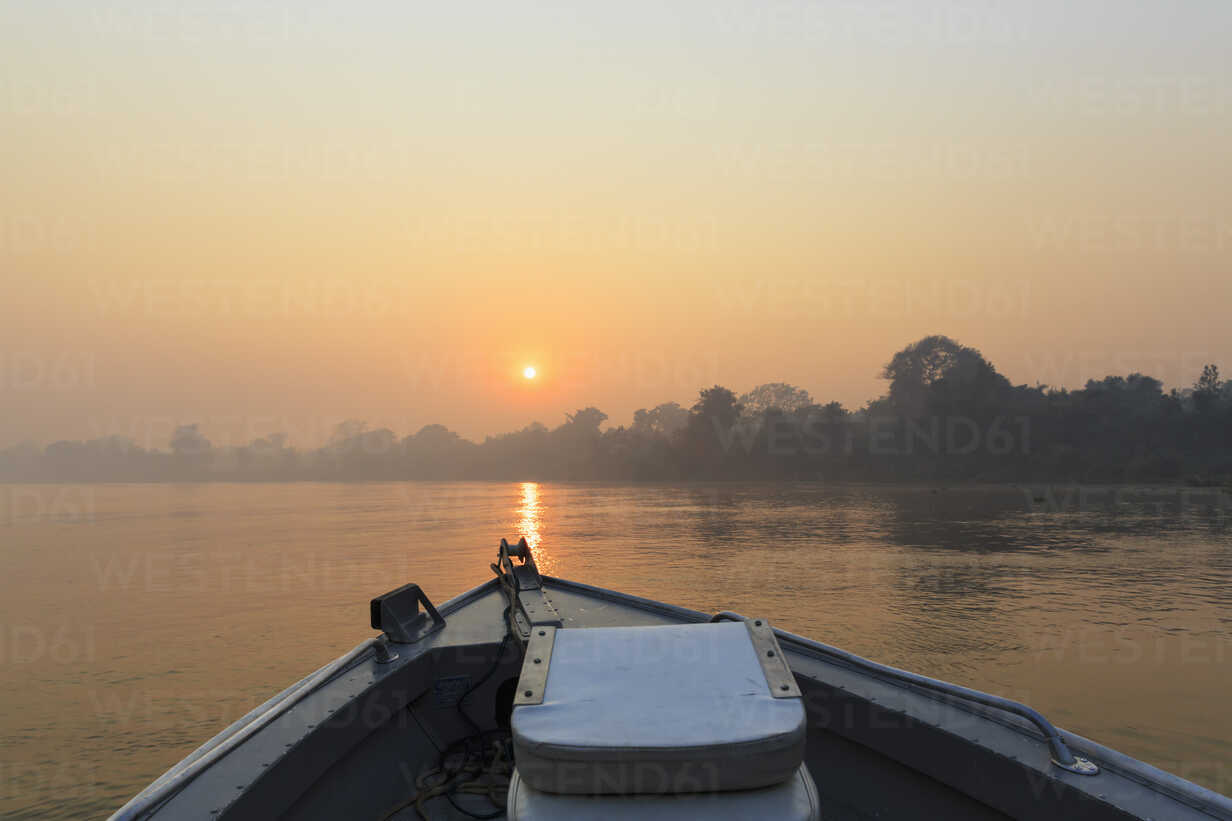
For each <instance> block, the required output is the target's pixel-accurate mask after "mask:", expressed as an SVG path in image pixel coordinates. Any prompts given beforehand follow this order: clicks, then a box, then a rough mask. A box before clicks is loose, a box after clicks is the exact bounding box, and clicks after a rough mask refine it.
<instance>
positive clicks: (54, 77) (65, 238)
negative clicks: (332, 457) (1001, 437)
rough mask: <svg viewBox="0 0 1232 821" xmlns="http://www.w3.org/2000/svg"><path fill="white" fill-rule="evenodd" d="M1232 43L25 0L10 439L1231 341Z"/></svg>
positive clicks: (1220, 20)
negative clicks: (939, 345) (940, 345)
mask: <svg viewBox="0 0 1232 821" xmlns="http://www.w3.org/2000/svg"><path fill="white" fill-rule="evenodd" d="M441 5H444V4H441ZM1230 36H1232V11H1230V10H1229V6H1228V5H1227V4H1225V3H1216V2H1193V3H1187V4H1185V5H1184V7H1181V8H1171V7H1169V8H1164V7H1162V6H1161V7H1159V8H1157V9H1150V8H1141V9H1136V10H1128V9H1126V8H1125V7H1124V4H1119V3H1104V2H1091V3H1084V4H1082V8H1081V9H1074V8H1072V4H1065V3H1059V2H1044V3H1034V4H1028V3H1022V4H1018V8H1010V7H1002V6H1001V5H1000V4H987V3H978V4H977V3H942V4H940V5H936V6H932V7H931V10H927V11H925V10H922V9H921V8H919V7H918V5H917V4H911V3H905V2H902V3H878V4H871V5H859V4H827V3H797V2H794V1H793V2H783V3H780V4H774V5H769V4H761V3H753V2H749V3H732V2H708V3H702V2H669V3H622V4H611V5H610V7H608V8H604V9H596V10H590V11H587V10H582V9H578V8H574V7H573V6H572V5H571V4H570V5H566V4H559V5H548V4H540V5H537V6H535V7H534V8H533V9H531V8H527V7H521V8H517V7H515V6H513V5H511V4H497V3H481V4H471V5H468V6H466V7H465V8H457V9H453V10H445V9H425V8H418V7H417V8H414V9H411V8H407V7H405V6H403V5H401V4H394V3H392V2H388V3H385V2H382V3H360V4H353V3H352V4H342V3H327V2H321V0H314V2H306V3H304V4H296V5H295V6H294V7H293V8H291V7H287V8H283V7H275V6H270V5H265V4H260V6H259V9H258V10H256V11H247V10H245V9H244V8H243V7H242V6H236V5H234V4H232V5H227V6H226V7H225V10H224V8H223V7H218V6H217V4H212V3H204V2H190V3H184V4H173V5H172V6H165V5H154V4H151V3H146V2H135V1H134V0H129V1H128V2H119V3H108V4H103V5H102V6H98V5H97V4H85V3H78V2H60V3H48V4H37V5H30V7H26V8H22V7H17V6H14V5H9V6H6V7H5V8H4V9H3V10H0V78H3V79H4V81H5V83H4V84H3V86H0V91H2V92H3V93H4V97H3V99H2V100H0V103H2V105H0V146H2V147H3V151H2V152H0V179H2V180H3V186H2V188H0V284H2V286H3V299H2V300H0V402H2V405H0V407H3V413H2V414H0V446H4V445H7V444H11V443H13V442H16V441H19V440H22V439H32V440H34V441H38V442H46V441H50V440H54V439H57V438H82V437H87V436H95V435H101V434H103V433H124V434H128V435H132V436H133V437H134V438H136V439H138V441H140V442H142V443H143V444H147V443H149V444H154V445H162V444H164V443H165V439H166V435H167V434H168V433H169V431H170V428H171V427H172V426H174V425H175V424H181V423H187V422H200V423H202V425H203V427H204V428H205V430H206V432H207V434H208V435H211V437H212V438H214V439H215V441H216V443H220V442H230V443H235V442H237V441H247V439H250V438H252V437H253V436H259V435H263V434H265V433H269V432H272V431H274V430H286V431H288V432H290V433H291V435H292V439H293V440H295V441H297V442H298V443H300V444H305V445H307V444H314V443H316V442H318V441H320V440H321V439H322V438H324V436H326V435H327V434H328V431H329V429H330V427H331V426H332V425H333V424H334V423H336V422H337V421H340V420H341V419H343V418H347V417H355V418H360V419H366V420H368V421H369V422H370V423H371V424H373V425H387V426H390V427H393V428H394V429H395V430H397V431H399V432H400V433H405V432H410V431H413V430H415V429H417V428H418V427H420V426H421V425H423V424H426V423H430V422H441V423H444V424H447V425H449V426H450V427H453V428H455V429H457V430H459V431H460V432H462V433H463V434H464V435H468V436H472V437H474V436H482V435H483V434H486V433H494V432H499V431H503V430H508V429H512V428H516V427H520V426H522V425H525V424H527V423H528V422H530V421H532V420H536V419H537V420H541V421H543V422H545V423H548V424H550V425H554V424H557V423H559V422H560V421H563V414H564V413H565V412H566V411H570V410H573V409H575V408H577V407H580V406H584V405H596V406H598V407H600V408H602V409H603V410H605V411H606V412H607V413H608V414H609V416H610V417H611V421H613V422H617V423H627V422H628V420H629V418H630V417H631V414H632V412H633V410H634V409H636V408H638V407H645V406H652V405H654V404H657V403H659V402H663V401H669V400H676V401H679V402H681V403H684V404H688V403H691V401H692V399H693V397H695V395H696V392H697V390H698V388H700V387H703V386H707V385H711V384H715V383H719V384H723V385H727V386H729V387H731V388H733V389H735V390H737V391H743V390H747V389H748V388H750V387H752V386H754V385H756V384H758V383H760V382H766V381H779V380H782V381H788V382H792V383H794V384H798V385H800V386H802V387H805V388H807V389H808V390H809V391H811V392H812V393H813V395H814V396H815V397H816V398H818V399H820V400H822V401H828V400H830V399H838V400H840V401H842V402H844V403H845V404H847V405H849V406H853V407H858V406H859V405H860V404H862V403H863V402H864V401H865V400H867V399H869V398H872V397H873V396H876V395H878V394H879V393H881V392H882V390H883V388H884V386H883V385H882V384H881V383H880V382H879V381H878V380H877V378H876V374H877V371H878V369H879V368H880V366H881V365H882V364H884V363H885V362H886V361H887V360H888V359H889V357H890V355H891V354H892V353H893V352H894V351H895V350H897V349H898V348H900V347H902V346H903V345H904V344H906V343H908V342H910V341H912V340H914V339H916V338H919V337H921V336H923V335H925V334H928V333H946V334H949V335H951V336H953V337H955V338H957V339H959V340H960V341H962V342H963V343H965V344H969V345H974V346H976V347H978V348H980V349H981V350H982V351H983V352H984V353H985V355H987V356H988V358H989V359H990V360H991V361H992V362H993V363H994V364H995V365H997V367H998V368H999V369H1000V370H1001V371H1002V372H1003V373H1005V374H1006V375H1007V376H1008V377H1009V378H1010V379H1011V380H1013V381H1014V382H1032V383H1033V382H1036V381H1042V382H1046V383H1049V384H1057V385H1067V386H1078V385H1081V384H1082V382H1083V381H1085V380H1086V379H1087V378H1088V377H1099V376H1103V375H1104V374H1107V373H1110V372H1121V373H1124V372H1127V371H1130V370H1144V371H1147V372H1149V373H1152V374H1154V375H1156V376H1158V377H1160V378H1161V379H1163V380H1164V381H1165V383H1166V384H1167V385H1169V386H1173V385H1186V384H1189V383H1191V382H1192V381H1193V380H1194V378H1196V376H1197V374H1198V372H1199V371H1200V369H1201V364H1202V363H1203V362H1208V361H1214V362H1217V363H1221V364H1222V365H1223V366H1224V370H1225V371H1232V333H1229V331H1228V313H1229V305H1230V304H1232V299H1230V297H1232V276H1229V261H1230V260H1232V153H1230V152H1229V151H1228V145H1230V144H1232V79H1230V78H1232V57H1230V56H1229V54H1230V52H1229V50H1228V49H1227V42H1229V38H1230ZM527 364H534V365H535V366H537V367H538V368H539V371H540V376H539V378H538V379H536V380H535V382H534V383H533V384H527V383H526V381H525V380H523V379H522V378H521V377H520V373H521V370H522V368H523V367H524V366H525V365H527Z"/></svg>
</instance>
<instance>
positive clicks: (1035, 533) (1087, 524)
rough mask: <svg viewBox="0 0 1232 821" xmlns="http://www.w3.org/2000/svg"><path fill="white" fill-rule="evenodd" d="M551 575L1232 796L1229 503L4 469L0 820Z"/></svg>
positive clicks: (1224, 498)
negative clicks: (929, 687)
mask: <svg viewBox="0 0 1232 821" xmlns="http://www.w3.org/2000/svg"><path fill="white" fill-rule="evenodd" d="M520 534H525V535H527V536H528V538H529V539H530V540H531V542H532V543H533V544H534V545H535V546H536V555H537V557H538V562H539V565H540V569H541V570H543V571H544V572H545V573H550V574H553V575H557V576H562V577H566V578H570V579H575V580H578V581H582V582H587V583H590V584H596V585H601V586H604V587H611V588H615V589H618V590H621V591H624V592H628V593H634V594H637V595H641V596H648V597H651V598H655V599H662V600H665V601H668V602H672V603H675V604H680V605H684V606H687V607H692V608H696V609H699V610H704V611H717V610H736V611H739V612H742V613H746V614H756V615H758V616H765V617H768V618H770V619H772V620H773V621H774V622H775V624H776V625H777V626H779V627H782V628H785V629H787V630H791V631H793V632H797V633H802V634H804V635H807V636H809V637H812V638H816V639H818V640H821V641H824V642H827V643H830V644H836V645H839V646H841V647H843V648H845V649H848V650H851V651H854V652H856V653H859V654H861V655H864V656H868V657H870V658H873V659H876V660H878V661H882V662H885V663H889V664H893V665H895V666H898V667H905V668H909V669H911V670H915V671H918V672H922V673H925V674H928V675H932V676H937V677H941V678H945V679H948V680H952V681H955V682H958V683H961V684H965V685H968V686H971V687H976V688H979V689H983V690H989V691H992V692H995V693H999V694H1001V695H1005V696H1008V697H1010V698H1014V699H1017V700H1020V701H1025V702H1027V703H1028V704H1031V705H1032V706H1034V707H1036V708H1037V709H1039V710H1041V711H1042V712H1043V713H1044V714H1045V715H1047V716H1049V717H1050V718H1051V719H1052V720H1053V721H1054V723H1057V724H1059V725H1061V726H1063V727H1066V728H1067V729H1070V730H1072V731H1074V732H1078V733H1080V734H1082V735H1086V736H1088V737H1091V738H1094V739H1096V740H1098V741H1101V742H1103V743H1105V744H1108V745H1110V746H1113V747H1116V748H1118V749H1121V750H1123V751H1124V752H1127V753H1129V754H1131V755H1133V756H1136V757H1139V758H1142V759H1144V760H1146V761H1148V762H1150V763H1152V764H1155V765H1157V766H1160V767H1163V768H1165V769H1168V770H1170V771H1172V772H1175V773H1178V774H1179V775H1182V776H1184V777H1186V778H1189V779H1191V780H1194V781H1197V782H1198V783H1201V784H1204V785H1205V786H1208V787H1211V788H1213V789H1216V790H1218V791H1220V792H1224V793H1229V792H1232V700H1230V699H1229V694H1230V693H1232V496H1230V495H1229V493H1228V491H1226V490H1225V491H1219V490H1206V489H1185V488H1167V487H1164V488H1146V487H1086V488H1076V487H1065V486H1053V487H1048V488H1045V487H1037V488H1018V487H889V488H887V487H869V486H850V485H824V484H787V485H784V484H714V485H705V484H689V485H632V486H630V485H601V484H554V483H540V484H535V483H481V482H476V483H421V482H411V483H401V482H391V483H356V484H314V483H288V484H272V483H271V484H179V485H176V484H165V485H0V816H3V817H5V818H9V817H16V818H44V817H50V818H60V817H73V818H91V817H102V816H106V815H107V814H108V813H109V812H111V811H112V810H114V809H115V808H116V807H118V806H119V805H120V804H122V803H123V802H124V801H125V800H127V799H128V798H129V797H130V796H131V795H132V794H133V793H135V792H136V791H138V790H139V789H140V788H141V787H143V786H144V785H145V784H146V783H148V782H149V781H150V780H151V779H153V778H154V777H155V776H157V775H158V774H159V773H161V772H162V771H163V770H164V769H166V768H167V767H169V766H170V765H172V764H174V763H175V762H176V761H178V760H179V759H180V758H182V757H183V756H184V755H185V754H187V753H188V752H190V751H191V750H192V749H193V748H195V747H196V746H197V745H198V744H200V743H201V742H203V741H205V740H206V739H207V738H208V737H209V736H211V735H213V734H214V733H215V732H217V731H218V730H220V729H221V728H222V727H224V726H225V725H226V724H228V723H229V722H231V721H233V720H234V719H236V718H238V717H239V716H240V715H242V714H243V713H244V712H246V711H247V710H249V709H250V708H252V707H253V706H255V705H256V704H258V703H260V702H261V701H263V700H264V699H265V698H267V697H268V696H270V695H271V694H273V693H274V692H276V691H277V690H280V689H282V688H283V687H285V686H286V685H288V684H290V683H292V682H293V681H294V680H297V679H299V678H300V677H302V676H304V675H306V674H307V673H309V672H311V671H312V670H313V669H315V668H316V667H318V666H320V665H322V664H324V663H326V662H328V661H329V660H331V659H332V658H334V657H335V656H337V655H339V654H341V653H342V652H344V651H346V650H348V649H350V648H351V647H352V646H354V645H355V644H357V643H358V642H359V641H361V640H362V639H363V638H365V637H367V636H368V635H371V632H372V631H371V629H370V628H369V627H368V613H367V609H368V600H369V599H370V598H372V597H373V596H374V595H377V594H380V593H383V592H385V591H387V590H389V589H392V588H394V587H397V586H398V585H401V584H403V583H405V582H407V581H414V582H418V583H419V584H420V585H421V586H422V587H423V588H424V590H425V591H426V592H427V594H428V595H429V596H430V597H431V598H432V599H433V600H434V601H436V602H438V603H439V602H443V601H445V600H446V599H448V598H450V597H452V596H454V595H456V594H458V593H460V592H462V591H464V590H466V589H468V588H470V587H472V586H474V585H476V584H479V583H481V582H483V581H486V580H487V578H489V576H490V571H489V570H488V563H489V562H490V561H491V560H492V558H493V557H494V555H495V548H496V544H497V541H498V540H499V538H500V537H501V536H516V535H520Z"/></svg>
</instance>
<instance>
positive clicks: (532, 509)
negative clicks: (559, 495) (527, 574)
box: [516, 482, 556, 575]
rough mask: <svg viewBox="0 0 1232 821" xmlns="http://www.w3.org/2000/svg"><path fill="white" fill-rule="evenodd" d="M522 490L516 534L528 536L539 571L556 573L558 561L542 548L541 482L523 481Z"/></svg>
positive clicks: (550, 573)
mask: <svg viewBox="0 0 1232 821" xmlns="http://www.w3.org/2000/svg"><path fill="white" fill-rule="evenodd" d="M521 491H522V496H521V498H520V499H519V504H520V506H519V507H518V510H517V513H518V532H517V534H516V535H518V536H525V537H526V543H527V544H528V545H530V549H531V551H532V552H533V553H534V554H535V564H536V565H537V566H538V567H539V572H541V573H545V574H547V575H554V574H555V572H556V562H555V561H553V559H552V556H551V554H547V553H545V552H544V551H543V550H541V549H540V544H541V536H540V532H539V531H540V524H541V521H542V516H543V504H542V503H541V502H540V501H539V483H538V482H522V485H521Z"/></svg>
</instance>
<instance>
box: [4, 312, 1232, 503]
mask: <svg viewBox="0 0 1232 821" xmlns="http://www.w3.org/2000/svg"><path fill="white" fill-rule="evenodd" d="M881 376H882V377H883V378H884V379H886V380H887V382H888V384H889V390H888V392H887V393H886V395H884V396H882V397H880V398H878V399H875V400H872V401H870V402H869V403H867V405H866V406H865V407H863V408H861V409H859V410H856V411H851V410H848V409H847V408H844V407H843V406H842V405H841V404H840V403H838V402H829V403H827V404H819V403H817V402H815V401H814V400H813V398H812V397H811V396H810V395H809V393H808V392H807V391H805V390H803V389H801V388H797V387H794V386H792V385H788V384H785V383H767V384H764V385H760V386H758V387H756V388H754V389H753V390H751V391H749V392H748V393H745V394H743V395H739V396H738V395H737V394H735V393H734V392H733V391H731V390H729V389H727V388H724V387H720V386H717V385H716V386H714V387H711V388H706V389H704V390H702V391H700V393H699V395H698V398H697V401H696V402H695V403H694V404H693V406H692V407H690V408H684V407H682V406H680V405H679V404H677V403H675V402H666V403H664V404H661V405H658V406H656V407H654V408H649V409H641V410H638V411H637V412H636V413H634V415H633V420H632V423H631V424H629V425H621V426H618V427H609V428H607V429H606V430H604V429H603V428H602V425H603V423H604V422H605V421H607V415H606V414H605V413H603V412H602V411H601V410H599V409H598V408H594V407H586V408H581V409H579V410H577V411H576V412H575V413H572V414H567V415H566V419H565V422H564V424H562V425H559V426H558V427H555V428H548V427H546V426H545V425H543V424H540V423H538V422H535V423H532V424H530V425H528V426H527V427H525V428H523V429H521V430H518V431H513V432H510V433H505V434H501V435H499V436H489V437H487V438H486V439H485V440H484V441H482V442H473V441H470V440H467V439H464V438H462V437H461V436H459V435H458V434H457V433H454V432H453V431H451V430H449V429H448V428H446V427H445V426H443V425H439V424H433V425H427V426H426V427H424V428H422V429H421V430H419V431H418V432H417V433H414V434H412V435H409V436H405V437H401V438H399V437H398V435H397V434H395V433H394V432H393V431H391V430H389V429H387V428H381V429H375V430H374V429H369V427H368V426H367V425H366V424H365V423H363V422H359V421H354V420H351V421H346V422H343V423H341V424H339V425H338V426H337V427H336V428H335V430H334V432H333V436H332V437H331V439H330V441H329V442H328V443H327V444H326V445H324V446H322V447H319V448H314V449H304V450H301V449H298V448H296V447H294V446H293V445H292V444H291V443H290V441H289V438H288V437H287V435H286V434H274V435H271V436H266V437H262V438H258V439H255V440H254V441H252V442H250V443H249V444H247V445H243V446H225V447H215V446H214V445H212V443H211V442H210V441H209V440H208V439H207V438H206V437H205V435H204V434H203V433H202V432H201V431H200V430H199V427H198V426H197V425H185V426H181V427H179V428H177V429H176V430H175V431H174V434H173V436H172V437H171V441H170V449H169V450H161V449H147V448H142V447H139V446H138V445H137V444H136V443H135V442H133V441H132V440H131V439H129V438H126V437H121V436H107V437H103V438H99V439H94V440H90V441H84V442H68V441H62V442H55V443H53V444H50V445H48V446H47V447H46V448H42V449H39V448H37V447H35V446H33V445H30V444H24V445H17V446H14V447H10V448H7V449H5V450H0V478H3V479H7V480H15V481H193V480H270V481H286V480H360V479H386V480H389V479H563V480H591V479H609V480H635V481H671V480H706V479H753V480H775V479H811V480H817V479H822V480H854V481H932V480H945V481H963V480H971V481H994V482H996V481H1001V482H1007V481H1017V482H1022V481H1078V482H1082V481H1087V482H1091V481H1094V482H1100V481H1159V480H1166V481H1178V480H1184V481H1188V482H1190V483H1192V484H1219V483H1227V482H1229V481H1232V382H1225V381H1223V380H1222V379H1221V378H1220V376H1219V371H1218V369H1217V368H1216V367H1215V366H1214V365H1207V366H1205V367H1204V368H1203V371H1202V373H1201V375H1200V376H1199V377H1198V379H1197V381H1196V382H1195V383H1194V385H1193V387H1192V388H1186V389H1184V390H1177V389H1172V390H1170V391H1168V392H1165V391H1164V389H1163V385H1162V383H1161V382H1160V381H1159V380H1158V379H1155V378H1153V377H1150V376H1146V375H1143V374H1140V373H1131V374H1129V375H1128V376H1106V377H1104V378H1103V379H1099V380H1095V379H1092V380H1089V381H1088V382H1087V383H1086V386H1085V387H1084V388H1082V389H1080V390H1066V389H1064V388H1049V387H1047V386H1045V385H1035V386H1028V385H1013V384H1011V383H1010V381H1009V380H1008V379H1006V378H1005V377H1004V376H1002V375H1001V374H1000V373H998V372H997V370H996V368H994V367H993V365H992V364H991V363H989V362H988V361H987V360H986V359H985V358H984V357H983V356H982V355H981V354H980V352H979V351H977V350H976V349H974V348H970V347H967V346H964V345H960V344H958V343H957V342H955V341H954V340H952V339H950V338H948V337H945V336H929V337H925V338H924V339H921V340H919V341H918V342H915V343H912V344H911V345H908V346H907V347H905V348H903V349H902V350H901V351H899V352H898V353H896V354H894V356H893V358H892V359H891V360H890V362H889V363H888V364H887V365H886V366H885V368H884V369H883V371H882V374H881Z"/></svg>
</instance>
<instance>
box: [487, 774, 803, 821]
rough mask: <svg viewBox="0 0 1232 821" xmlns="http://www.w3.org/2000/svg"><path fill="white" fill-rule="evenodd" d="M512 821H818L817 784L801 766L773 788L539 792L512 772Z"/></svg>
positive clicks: (509, 806)
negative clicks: (636, 792)
mask: <svg viewBox="0 0 1232 821" xmlns="http://www.w3.org/2000/svg"><path fill="white" fill-rule="evenodd" d="M505 816H506V818H508V819H509V821H626V819H627V820H628V821H669V819H670V821H680V819H682V818H705V819H708V821H749V819H759V820H760V821H817V819H819V818H821V806H820V802H819V801H818V799H817V787H816V785H814V784H813V779H812V778H811V777H810V776H809V773H808V770H807V769H806V768H805V767H804V765H803V764H801V765H800V766H799V767H798V768H797V769H796V772H795V773H794V774H793V776H792V777H791V778H790V779H788V780H787V781H784V782H782V783H779V784H775V785H774V786H771V787H762V788H761V789H757V790H738V791H735V792H721V793H688V794H683V795H630V796H625V795H554V794H552V793H545V792H540V791H539V790H536V789H535V788H534V787H532V786H530V785H529V784H527V783H526V782H525V781H524V780H523V779H522V778H521V777H520V776H519V775H518V772H517V770H514V773H513V780H512V781H511V782H510V783H509V803H508V804H507V805H506V808H505Z"/></svg>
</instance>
